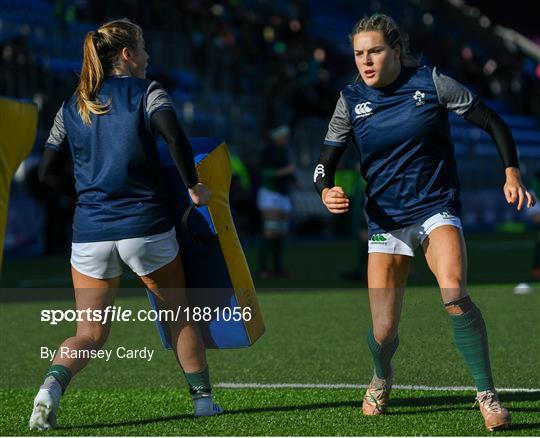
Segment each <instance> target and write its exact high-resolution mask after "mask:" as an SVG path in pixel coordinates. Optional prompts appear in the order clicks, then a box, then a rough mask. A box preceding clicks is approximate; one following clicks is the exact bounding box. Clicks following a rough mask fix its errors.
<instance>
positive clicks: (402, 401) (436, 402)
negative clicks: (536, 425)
mask: <svg viewBox="0 0 540 438" xmlns="http://www.w3.org/2000/svg"><path fill="white" fill-rule="evenodd" d="M500 397H501V401H502V402H503V403H509V402H533V401H540V392H505V393H502V394H501V395H500ZM473 403H474V397H473V396H468V395H438V396H429V395H428V396H423V397H414V398H412V397H411V398H392V406H404V407H421V406H444V405H460V404H463V405H470V406H472V405H473ZM512 410H514V411H520V410H526V411H533V412H534V411H535V409H534V408H533V409H531V408H512Z"/></svg>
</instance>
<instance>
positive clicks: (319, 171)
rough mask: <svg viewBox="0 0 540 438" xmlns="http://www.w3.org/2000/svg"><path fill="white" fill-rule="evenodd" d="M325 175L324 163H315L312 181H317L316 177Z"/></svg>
mask: <svg viewBox="0 0 540 438" xmlns="http://www.w3.org/2000/svg"><path fill="white" fill-rule="evenodd" d="M325 175H326V174H325V172H324V165H323V164H317V167H315V172H313V182H317V177H319V176H322V177H323V178H324V177H325Z"/></svg>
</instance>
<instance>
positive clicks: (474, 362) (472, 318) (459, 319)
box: [450, 303, 494, 391]
mask: <svg viewBox="0 0 540 438" xmlns="http://www.w3.org/2000/svg"><path fill="white" fill-rule="evenodd" d="M450 320H451V321H452V326H453V329H454V341H455V342H456V346H457V348H458V350H459V351H460V353H461V355H462V356H463V358H464V359H465V362H467V365H468V366H469V370H470V371H471V374H472V377H473V380H474V383H475V384H476V387H477V388H478V391H486V390H488V389H489V390H494V386H493V377H492V374H491V364H490V361H489V347H488V340H487V331H486V324H485V323H484V318H482V313H481V312H480V309H479V308H478V307H476V306H475V305H474V303H473V304H472V308H471V309H470V310H469V311H468V312H465V313H463V314H461V315H450Z"/></svg>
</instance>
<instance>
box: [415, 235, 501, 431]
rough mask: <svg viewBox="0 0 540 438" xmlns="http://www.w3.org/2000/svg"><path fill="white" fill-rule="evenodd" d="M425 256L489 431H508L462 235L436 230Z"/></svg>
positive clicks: (428, 242) (425, 249) (428, 241)
mask: <svg viewBox="0 0 540 438" xmlns="http://www.w3.org/2000/svg"><path fill="white" fill-rule="evenodd" d="M424 252H425V255H426V260H427V263H428V265H429V268H430V269H431V271H432V272H433V274H434V275H435V277H436V279H437V282H438V284H439V287H440V289H441V295H442V299H443V302H444V304H445V307H446V309H447V311H448V314H449V315H450V319H451V321H452V325H453V330H454V340H455V342H456V346H457V347H458V349H459V350H460V352H461V354H462V355H463V357H464V359H465V361H466V362H467V365H468V366H469V369H470V371H471V374H472V376H473V379H474V381H475V383H476V386H477V390H478V391H477V397H476V400H477V402H478V404H479V405H480V412H481V413H482V416H483V417H484V423H485V426H486V428H487V429H489V430H495V429H500V428H505V427H507V426H508V425H509V424H510V422H511V417H510V414H509V412H508V411H507V410H506V409H505V408H504V407H503V406H502V405H501V403H500V401H499V399H498V396H497V392H496V390H495V387H494V385H493V378H492V374H491V365H490V360H489V350H488V342H487V333H486V328H485V323H484V320H483V318H482V314H481V313H480V310H479V309H478V308H477V307H476V305H475V304H474V303H473V302H472V301H471V299H470V297H469V296H468V293H467V290H466V283H467V251H466V247H465V240H464V238H463V233H462V231H461V230H460V229H459V228H456V227H453V226H450V225H445V226H441V227H438V228H436V229H434V230H433V231H432V232H431V233H430V234H429V236H428V237H427V238H426V240H425V241H424Z"/></svg>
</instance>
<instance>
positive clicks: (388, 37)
mask: <svg viewBox="0 0 540 438" xmlns="http://www.w3.org/2000/svg"><path fill="white" fill-rule="evenodd" d="M361 32H380V33H381V34H382V36H383V37H384V41H385V42H386V44H388V45H389V46H390V47H391V48H392V49H395V48H396V47H398V46H399V49H400V51H399V53H400V55H399V59H400V62H401V64H402V65H408V66H417V65H418V64H419V62H418V60H417V59H416V58H415V57H414V56H412V55H411V54H410V52H409V39H408V38H407V35H405V34H403V32H401V30H400V28H399V26H398V25H397V24H396V22H395V21H394V20H393V19H392V17H390V16H388V15H385V14H373V15H371V16H369V17H368V16H365V17H363V18H362V19H361V20H359V21H358V22H357V23H356V24H355V25H354V27H353V30H352V32H351V34H350V35H349V41H350V42H351V45H352V43H353V39H354V37H355V35H357V34H359V33H361Z"/></svg>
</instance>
